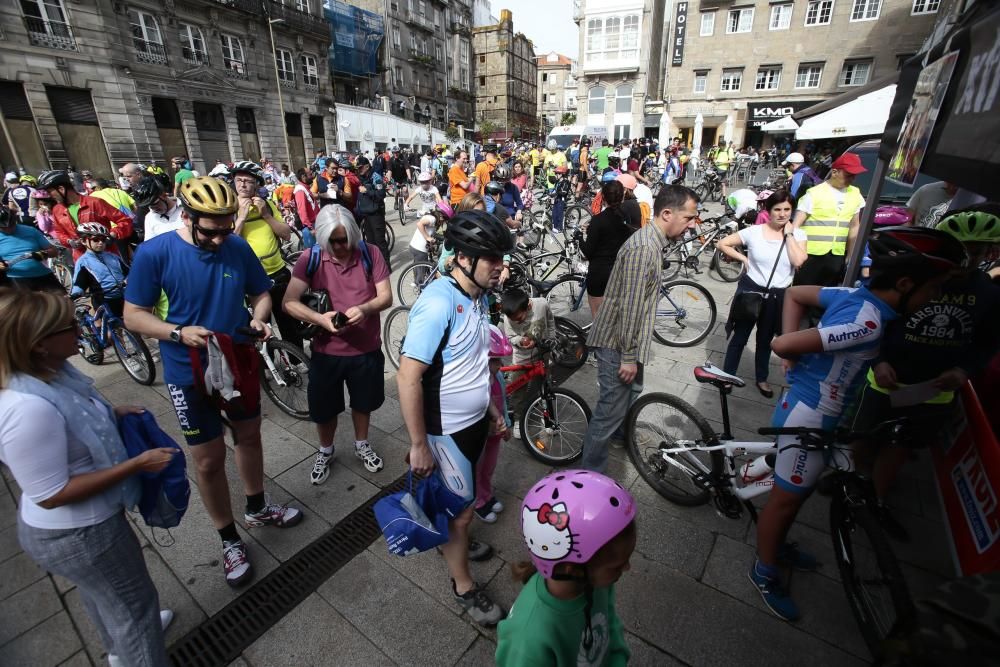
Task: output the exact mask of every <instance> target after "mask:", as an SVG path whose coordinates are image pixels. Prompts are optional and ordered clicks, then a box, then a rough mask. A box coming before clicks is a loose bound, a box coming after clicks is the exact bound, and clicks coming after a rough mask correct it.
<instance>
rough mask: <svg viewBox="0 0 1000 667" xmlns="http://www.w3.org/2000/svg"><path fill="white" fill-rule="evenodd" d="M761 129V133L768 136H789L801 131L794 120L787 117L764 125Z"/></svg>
mask: <svg viewBox="0 0 1000 667" xmlns="http://www.w3.org/2000/svg"><path fill="white" fill-rule="evenodd" d="M760 129H761V132H766V133H768V134H789V133H792V132H795V130H797V129H799V124H798V123H796V122H795V121H794V120H792V117H791V116H785V117H784V118H779V119H778V120H772V121H771V122H770V123H767V124H765V125H763V126H762V127H761V128H760Z"/></svg>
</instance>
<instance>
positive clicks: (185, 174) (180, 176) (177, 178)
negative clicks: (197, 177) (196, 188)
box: [174, 169, 194, 185]
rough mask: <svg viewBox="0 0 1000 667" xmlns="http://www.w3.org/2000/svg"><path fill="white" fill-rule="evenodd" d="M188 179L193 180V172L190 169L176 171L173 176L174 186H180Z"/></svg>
mask: <svg viewBox="0 0 1000 667" xmlns="http://www.w3.org/2000/svg"><path fill="white" fill-rule="evenodd" d="M189 178H194V172H193V171H191V170H190V169H178V170H177V173H176V174H174V185H180V184H181V183H183V182H184V181H186V180H188V179H189Z"/></svg>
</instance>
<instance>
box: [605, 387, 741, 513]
mask: <svg viewBox="0 0 1000 667" xmlns="http://www.w3.org/2000/svg"><path fill="white" fill-rule="evenodd" d="M625 441H626V442H627V443H628V453H629V457H631V459H632V463H633V464H634V465H635V467H636V470H638V471H639V474H640V475H642V478H643V479H644V480H646V483H647V484H649V485H650V486H651V487H653V489H654V490H655V491H656V492H657V493H659V494H660V495H661V496H663V497H664V498H666V499H667V500H669V501H670V502H672V503H676V504H678V505H685V506H688V507H694V506H696V505H703V504H705V503H706V502H708V498H709V492H708V489H706V488H705V487H704V486H703V484H702V482H703V481H704V480H706V479H707V477H708V476H709V475H715V476H718V475H721V474H722V470H723V457H722V454H721V453H720V452H700V451H688V452H680V453H676V454H665V453H663V452H662V451H661V450H663V449H674V448H679V447H684V446H693V445H696V444H698V445H710V444H714V443H716V442H717V437H716V435H715V433H714V432H713V431H712V427H711V426H709V424H708V421H706V419H705V418H704V417H702V416H701V414H700V413H699V412H698V411H697V410H695V409H694V408H693V407H691V405H690V404H689V403H687V402H686V401H683V400H681V399H679V398H677V397H676V396H671V395H670V394H662V393H652V394H646V395H644V396H642V397H641V398H639V400H637V401H636V402H635V403H633V404H632V407H631V408H629V411H628V415H626V417H625Z"/></svg>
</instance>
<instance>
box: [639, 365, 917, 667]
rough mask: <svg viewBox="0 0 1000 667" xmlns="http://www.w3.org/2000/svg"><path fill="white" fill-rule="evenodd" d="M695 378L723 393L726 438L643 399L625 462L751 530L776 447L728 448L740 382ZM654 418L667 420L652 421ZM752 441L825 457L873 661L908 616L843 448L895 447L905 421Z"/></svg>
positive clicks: (836, 536) (704, 372)
mask: <svg viewBox="0 0 1000 667" xmlns="http://www.w3.org/2000/svg"><path fill="white" fill-rule="evenodd" d="M694 375H695V379H696V380H697V381H698V382H700V383H704V384H709V385H711V386H714V387H716V388H717V389H718V391H719V398H720V402H721V405H722V432H721V433H716V432H714V431H713V430H712V427H711V426H710V425H709V422H708V420H706V419H705V418H704V417H703V416H702V415H701V414H700V413H699V412H698V411H697V410H696V409H695V408H693V407H692V406H691V405H690V404H688V403H687V402H685V401H683V400H681V399H679V398H677V397H676V396H672V395H670V394H663V393H652V394H646V395H644V396H642V397H641V398H639V400H637V401H636V402H635V403H634V404H633V405H632V407H631V408H630V409H629V412H628V415H627V416H626V418H625V430H626V442H627V446H628V450H629V456H630V458H631V459H632V462H633V464H634V465H635V467H636V469H638V471H639V474H640V475H641V476H642V478H643V479H644V480H645V481H646V482H647V483H648V484H649V485H650V486H651V487H653V489H654V490H656V491H657V492H658V493H659V494H660V495H662V496H663V497H664V498H666V499H667V500H669V501H671V502H673V503H675V504H678V505H682V506H689V507H693V506H698V505H702V504H704V503H707V502H708V501H709V500H710V499H711V500H712V501H713V502H714V504H715V508H716V511H717V512H718V513H719V514H720V515H721V516H723V517H727V518H730V519H739V518H740V517H741V516H742V513H743V510H744V509H745V510H746V511H747V513H748V514H749V516H750V518H751V519H752V520H753V521H754V522H756V520H757V510H756V508H755V506H754V505H753V503H752V500H753V499H754V498H756V497H758V496H760V495H762V494H764V493H767V492H768V491H770V489H771V487H772V486H773V485H774V462H775V459H776V456H777V447H776V444H775V442H773V441H762V442H739V441H736V440H735V439H734V437H733V435H732V428H731V423H730V419H729V403H728V400H727V395H728V393H729V388H730V387H731V386H736V387H743V386H745V383H744V381H743V380H742V379H740V378H739V377H737V376H735V375H730V374H728V373H725V372H724V371H722V370H721V369H719V368H717V367H715V366H713V365H712V364H710V363H706V364H705V365H704V366H699V367H696V368H695V370H694ZM660 409H662V410H663V411H664V412H663V414H660V413H658V410H660ZM758 433H760V434H761V435H768V436H778V435H795V436H798V437H799V444H797V445H791V447H794V448H797V449H802V450H806V451H816V450H822V451H824V452H826V453H827V454H828V455H829V456H830V462H831V464H832V465H831V467H833V469H834V473H833V474H834V482H835V484H834V485H833V487H834V492H833V494H832V498H831V503H830V528H831V530H830V533H831V537H832V540H833V551H834V556H835V558H836V560H837V566H838V569H839V571H840V579H841V583H842V585H843V586H844V590H845V592H846V594H847V599H848V603H849V605H850V607H851V610H852V613H853V614H854V617H855V620H856V621H857V623H858V627H859V629H860V630H861V634H862V635H863V636H864V639H865V642H866V643H867V644H868V647H869V649H870V650H871V652H872V655H873V656H874V657H875V658H876V661H877V660H878V657H879V652H880V647H881V643H882V640H883V639H885V637H886V636H887V635H888V633H889V631H890V630H891V629H892V628H893V626H894V625H895V624H897V623H900V622H901V623H904V624H905V623H906V622H907V621H908V620H909V619H910V618H911V617H912V614H913V611H914V608H913V602H912V599H911V598H910V594H909V590H908V588H907V585H906V582H905V580H904V579H903V576H902V572H901V569H900V566H899V563H898V561H897V560H896V557H895V555H894V554H893V552H892V549H891V548H890V546H889V543H888V540H887V538H886V537H885V535H884V533H883V532H882V529H881V527H880V525H879V521H878V518H877V514H876V512H877V509H876V506H875V503H876V502H877V501H876V499H875V493H874V487H872V485H871V483H870V482H868V481H867V480H864V479H862V478H861V477H859V476H858V474H857V473H855V472H854V471H853V464H852V463H851V462H850V456H849V454H847V453H845V450H846V449H847V445H848V443H850V442H853V441H855V440H857V439H861V438H871V437H873V436H874V437H885V436H888V437H889V438H890V441H891V442H894V443H895V442H899V441H900V439H901V437H902V435H903V434H904V433H905V424H904V423H902V420H893V421H890V422H885V423H884V424H883V425H882V426H881V427H879V428H877V429H876V430H875V431H874V432H873V433H868V434H860V433H850V432H848V431H845V430H843V429H838V430H835V431H823V430H821V429H814V428H803V427H791V428H761V429H759V430H758ZM744 461H745V462H744ZM871 561H873V562H871Z"/></svg>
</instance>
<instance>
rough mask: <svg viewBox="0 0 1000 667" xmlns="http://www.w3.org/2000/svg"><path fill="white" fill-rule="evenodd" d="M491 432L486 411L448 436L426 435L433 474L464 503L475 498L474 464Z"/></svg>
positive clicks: (470, 502) (469, 502)
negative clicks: (431, 458) (432, 457)
mask: <svg viewBox="0 0 1000 667" xmlns="http://www.w3.org/2000/svg"><path fill="white" fill-rule="evenodd" d="M489 431H490V417H489V412H487V413H486V414H485V415H483V416H482V418H480V419H479V420H477V421H476V422H474V423H472V424H470V425H469V426H466V427H465V428H463V429H462V430H461V431H456V432H454V433H452V434H451V435H432V434H430V433H428V434H427V445H428V446H429V447H430V449H431V454H432V455H433V456H434V462H435V464H436V466H437V470H436V473H437V474H438V476H439V477H440V479H441V481H442V482H444V485H445V486H446V487H448V489H449V490H450V491H451V492H452V493H454V494H455V495H457V496H459V497H461V498H462V499H463V500H464V501H465V503H466V504H467V505H469V504H472V501H474V500H475V499H476V465H477V464H478V463H479V456H480V455H481V454H482V453H483V448H484V447H485V446H486V436H487V435H488V434H489Z"/></svg>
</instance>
